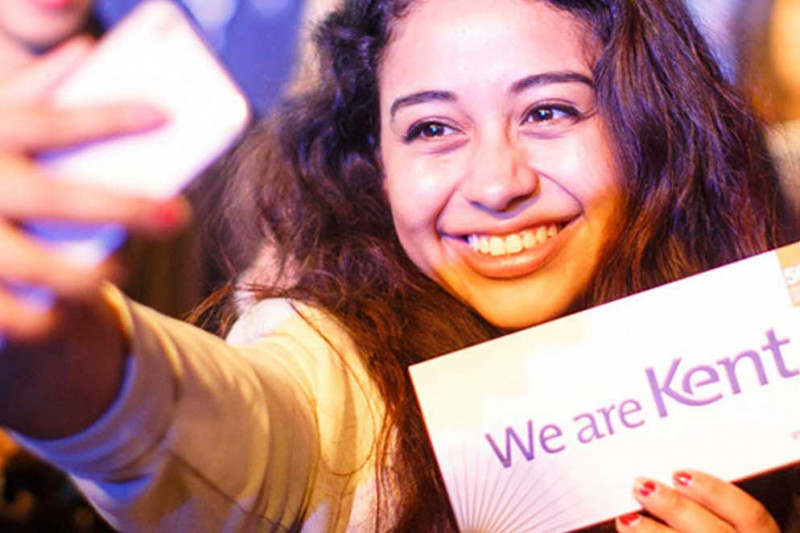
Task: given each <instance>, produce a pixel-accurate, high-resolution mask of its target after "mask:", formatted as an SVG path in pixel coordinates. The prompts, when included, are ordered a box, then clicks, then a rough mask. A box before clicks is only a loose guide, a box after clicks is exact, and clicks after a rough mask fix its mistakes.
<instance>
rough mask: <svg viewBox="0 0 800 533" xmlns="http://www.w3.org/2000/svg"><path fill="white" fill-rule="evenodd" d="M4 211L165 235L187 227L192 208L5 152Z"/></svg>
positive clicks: (0, 161) (0, 178)
mask: <svg viewBox="0 0 800 533" xmlns="http://www.w3.org/2000/svg"><path fill="white" fill-rule="evenodd" d="M0 216H2V217H3V218H7V219H9V218H10V219H14V220H18V221H23V220H34V219H42V220H62V219H63V220H68V221H73V222H82V223H113V224H120V225H123V226H125V227H126V228H127V229H129V230H131V231H134V232H137V233H145V234H149V235H152V236H157V237H159V236H162V235H163V236H168V235H172V234H174V233H175V232H177V231H178V230H180V229H181V228H183V227H184V226H185V225H186V223H187V222H188V220H189V218H190V208H189V205H188V203H187V202H186V200H185V199H183V198H174V199H170V200H152V199H149V198H142V197H130V196H124V195H118V194H114V193H111V192H108V191H103V190H99V189H97V188H96V187H90V186H86V185H82V184H77V183H68V182H65V181H61V180H54V179H51V178H48V177H45V176H43V174H42V172H41V171H40V170H39V169H38V168H37V166H36V165H35V164H34V163H32V162H30V161H28V160H26V159H22V158H18V157H11V156H8V154H5V155H4V154H2V153H0Z"/></svg>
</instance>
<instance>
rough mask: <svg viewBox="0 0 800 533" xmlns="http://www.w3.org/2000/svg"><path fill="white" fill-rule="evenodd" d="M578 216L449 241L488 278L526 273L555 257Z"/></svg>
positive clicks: (462, 258)
mask: <svg viewBox="0 0 800 533" xmlns="http://www.w3.org/2000/svg"><path fill="white" fill-rule="evenodd" d="M578 220H580V217H575V218H572V219H570V220H561V221H557V222H549V223H546V224H539V225H536V226H530V227H528V228H525V229H522V230H519V231H514V232H509V233H489V232H485V233H484V232H480V233H471V234H468V235H463V236H461V237H460V238H458V239H453V240H451V241H450V242H451V243H452V245H453V246H455V249H456V250H458V254H459V256H460V258H461V260H462V261H464V262H465V263H466V264H467V265H469V267H470V268H471V269H472V270H474V271H475V272H477V273H479V274H480V275H482V276H485V277H488V278H496V279H511V278H517V277H521V276H527V275H530V274H532V273H534V272H536V271H537V270H539V269H540V268H542V267H544V266H545V265H546V264H548V263H549V262H550V261H551V260H552V259H553V258H555V257H556V256H557V255H558V253H559V250H560V249H561V248H562V247H563V246H564V245H565V243H566V242H568V241H569V236H568V235H567V234H571V233H572V232H573V230H574V228H573V226H575V222H577V221H578Z"/></svg>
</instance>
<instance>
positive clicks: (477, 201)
mask: <svg viewBox="0 0 800 533" xmlns="http://www.w3.org/2000/svg"><path fill="white" fill-rule="evenodd" d="M460 188H461V194H462V195H463V196H464V198H466V200H467V201H469V202H470V203H471V204H473V205H475V206H477V207H480V208H482V209H484V210H487V211H493V212H498V213H501V212H507V211H510V210H513V209H514V207H516V206H517V205H519V204H520V203H521V202H523V201H524V200H526V199H528V198H530V197H531V196H533V195H535V194H536V193H537V192H538V189H539V175H538V174H537V172H536V170H535V169H534V168H533V166H532V165H531V164H530V162H529V161H528V158H527V157H526V153H525V151H524V150H523V149H522V148H521V147H519V146H516V145H515V144H514V143H513V142H512V141H511V140H508V139H502V140H501V139H498V140H495V141H492V142H484V143H482V144H481V145H479V146H477V147H476V149H475V152H474V155H473V157H472V160H471V162H470V166H469V168H468V169H467V171H466V174H465V175H464V176H463V178H462V180H461V184H460Z"/></svg>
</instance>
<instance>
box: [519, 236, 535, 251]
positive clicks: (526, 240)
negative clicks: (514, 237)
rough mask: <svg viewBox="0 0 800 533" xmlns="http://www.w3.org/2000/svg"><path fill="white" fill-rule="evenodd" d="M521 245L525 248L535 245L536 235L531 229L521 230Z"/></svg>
mask: <svg viewBox="0 0 800 533" xmlns="http://www.w3.org/2000/svg"><path fill="white" fill-rule="evenodd" d="M522 246H524V247H525V249H526V250H527V249H528V248H533V247H534V246H536V236H535V235H534V234H533V232H531V231H523V232H522Z"/></svg>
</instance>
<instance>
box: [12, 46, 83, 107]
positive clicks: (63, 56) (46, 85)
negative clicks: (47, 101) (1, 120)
mask: <svg viewBox="0 0 800 533" xmlns="http://www.w3.org/2000/svg"><path fill="white" fill-rule="evenodd" d="M93 47H94V44H93V40H92V39H91V38H89V37H86V36H80V37H75V38H72V39H70V40H69V41H67V42H66V43H64V44H62V45H60V46H58V47H57V48H55V49H54V50H52V51H51V52H48V53H47V54H45V55H43V56H41V57H39V58H36V59H35V60H34V61H33V62H31V63H30V64H28V65H25V66H24V67H22V68H20V69H18V70H17V71H15V72H13V73H11V74H9V75H8V76H6V79H4V80H2V81H0V105H21V104H29V103H32V102H36V101H39V100H42V99H43V98H45V97H46V96H47V95H48V94H49V93H50V92H51V91H52V90H53V89H54V88H55V87H57V86H58V85H59V84H60V83H61V82H62V81H63V80H64V79H65V78H67V76H69V74H71V73H72V72H73V71H74V70H75V68H76V67H77V66H78V65H79V64H80V63H81V62H82V61H83V60H85V59H86V58H87V57H88V56H89V54H90V52H91V51H92V49H93Z"/></svg>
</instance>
